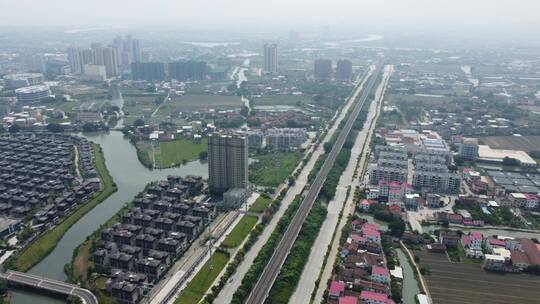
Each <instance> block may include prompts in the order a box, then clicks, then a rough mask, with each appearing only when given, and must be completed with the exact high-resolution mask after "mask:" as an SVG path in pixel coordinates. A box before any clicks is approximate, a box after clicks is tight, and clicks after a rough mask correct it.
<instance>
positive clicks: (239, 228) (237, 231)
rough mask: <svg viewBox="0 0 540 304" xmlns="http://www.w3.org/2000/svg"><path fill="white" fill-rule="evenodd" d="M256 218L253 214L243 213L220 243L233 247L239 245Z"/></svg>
mask: <svg viewBox="0 0 540 304" xmlns="http://www.w3.org/2000/svg"><path fill="white" fill-rule="evenodd" d="M257 221H258V218H257V217H256V216H253V215H244V216H243V217H242V218H241V219H240V221H239V222H238V224H236V226H234V228H233V230H232V231H231V233H229V235H227V237H226V238H225V240H223V243H221V245H222V246H223V247H226V248H234V247H238V246H240V244H242V241H244V239H245V238H246V236H247V235H248V234H249V232H250V231H251V229H253V226H255V224H256V223H257Z"/></svg>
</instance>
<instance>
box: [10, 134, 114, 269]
mask: <svg viewBox="0 0 540 304" xmlns="http://www.w3.org/2000/svg"><path fill="white" fill-rule="evenodd" d="M93 149H94V158H95V165H96V170H97V171H98V174H99V176H100V178H101V181H102V188H101V190H100V191H99V192H98V193H97V194H96V195H95V196H94V197H93V198H92V199H90V200H89V201H88V202H87V203H86V204H84V205H81V206H80V207H78V208H77V209H76V210H75V211H74V212H73V213H71V214H70V215H69V216H67V217H66V218H64V219H63V220H62V221H61V222H60V223H59V224H58V225H57V226H55V227H54V228H52V229H50V230H48V231H46V232H45V233H43V234H42V235H41V236H39V237H38V238H36V239H35V240H34V241H33V242H31V243H30V244H29V245H28V246H27V247H26V248H24V249H23V250H22V251H21V253H20V254H19V255H17V257H16V258H15V259H14V260H13V262H12V264H11V265H13V268H14V269H15V270H18V271H23V272H25V271H28V270H29V269H30V268H32V267H33V266H34V265H36V264H37V263H39V262H40V261H41V260H43V259H44V258H45V257H46V256H47V255H49V253H51V251H52V250H53V249H54V248H55V247H56V245H57V244H58V242H59V241H60V239H61V238H62V236H64V234H65V233H66V231H67V230H68V229H69V228H71V226H73V225H74V224H75V223H76V222H77V221H78V220H79V219H80V218H82V217H83V216H84V215H85V214H86V213H87V212H89V211H90V210H92V209H93V208H94V207H95V206H97V205H99V204H100V203H102V202H103V201H104V200H105V199H106V198H107V197H109V196H110V195H111V194H113V193H114V192H116V190H117V186H116V184H115V183H114V181H113V178H112V177H111V175H110V174H109V171H108V169H107V167H106V165H105V157H104V155H103V151H102V149H101V147H100V146H99V145H96V144H94V145H93Z"/></svg>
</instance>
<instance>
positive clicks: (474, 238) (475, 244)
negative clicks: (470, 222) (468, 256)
mask: <svg viewBox="0 0 540 304" xmlns="http://www.w3.org/2000/svg"><path fill="white" fill-rule="evenodd" d="M470 235H471V249H474V250H482V242H483V240H484V238H483V236H482V232H480V231H473V232H471V234H470Z"/></svg>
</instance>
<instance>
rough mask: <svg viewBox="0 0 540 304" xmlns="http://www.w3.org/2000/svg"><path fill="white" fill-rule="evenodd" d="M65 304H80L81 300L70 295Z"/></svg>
mask: <svg viewBox="0 0 540 304" xmlns="http://www.w3.org/2000/svg"><path fill="white" fill-rule="evenodd" d="M66 303H67V304H82V300H81V298H79V297H77V296H74V295H70V296H68V297H67V299H66Z"/></svg>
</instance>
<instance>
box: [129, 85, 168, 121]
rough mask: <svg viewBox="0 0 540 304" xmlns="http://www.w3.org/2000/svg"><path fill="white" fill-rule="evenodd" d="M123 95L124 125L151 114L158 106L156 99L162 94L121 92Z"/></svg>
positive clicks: (148, 116)
mask: <svg viewBox="0 0 540 304" xmlns="http://www.w3.org/2000/svg"><path fill="white" fill-rule="evenodd" d="M122 95H123V96H124V100H125V102H124V107H123V110H124V114H125V117H124V123H125V124H126V125H132V124H133V123H134V122H135V121H136V120H137V119H143V120H145V121H146V119H148V118H150V117H151V116H152V113H153V112H154V111H155V110H156V108H157V107H158V106H159V103H157V102H156V101H157V100H159V99H160V98H161V99H162V98H163V96H162V95H158V94H148V93H147V94H133V95H132V94H122ZM145 118H146V119H145Z"/></svg>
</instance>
